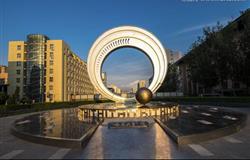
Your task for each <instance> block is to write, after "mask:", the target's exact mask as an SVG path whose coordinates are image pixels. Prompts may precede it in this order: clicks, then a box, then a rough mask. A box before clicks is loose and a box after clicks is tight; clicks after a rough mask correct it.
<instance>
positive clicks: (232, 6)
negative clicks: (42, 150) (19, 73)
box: [0, 0, 250, 84]
mask: <svg viewBox="0 0 250 160" xmlns="http://www.w3.org/2000/svg"><path fill="white" fill-rule="evenodd" d="M189 1H190V0H189ZM195 1H196V0H194V1H193V2H188V1H185V0H171V1H170V0H0V36H1V37H0V64H7V48H8V46H7V43H8V41H10V40H25V39H26V35H27V34H30V33H42V34H46V35H48V36H49V37H50V39H63V40H65V41H66V42H67V43H68V44H69V45H70V46H71V49H72V50H73V51H74V52H75V53H77V54H78V55H79V56H80V57H81V58H83V59H84V60H86V59H87V54H88V50H89V48H90V47H91V45H92V43H93V42H94V41H95V39H96V38H97V37H98V36H99V35H100V34H101V33H102V32H104V31H106V30H107V29H110V28H113V27H117V26H121V25H135V26H139V27H142V28H145V29H147V30H149V31H151V32H152V33H154V34H155V35H156V36H157V37H158V38H159V39H160V41H161V42H162V43H163V45H164V46H165V47H167V48H170V49H173V50H178V51H181V52H183V53H186V52H187V51H188V49H189V47H190V45H191V44H192V42H193V41H194V40H196V38H197V36H198V35H201V33H202V28H203V27H205V26H211V25H213V24H215V23H216V22H217V21H221V22H222V23H224V24H225V23H226V22H227V21H229V20H232V19H234V18H237V17H238V16H239V15H240V13H239V11H241V10H245V9H247V8H249V6H250V1H248V0H245V1H244V0H222V1H221V0H210V1H209V0H206V1H204V0H203V1H202V0H198V2H195ZM131 52H134V51H132V50H131ZM142 56H143V55H142ZM112 57H113V60H112V62H113V61H115V60H116V59H117V56H110V58H111V59H112ZM141 58H142V57H141ZM125 59H127V60H128V62H129V61H131V62H132V61H134V60H132V59H131V55H129V54H128V55H127V56H125ZM144 59H145V61H147V59H146V58H144ZM112 62H111V61H110V64H112ZM133 63H134V62H133ZM114 64H115V63H114ZM140 64H141V65H137V67H143V68H146V70H147V68H149V69H148V70H149V71H148V72H149V73H147V74H146V73H145V74H146V75H148V76H150V67H151V66H150V65H147V66H145V65H144V63H143V62H140ZM121 65H122V64H121ZM129 65H130V64H129V63H126V65H124V68H126V66H129ZM107 72H108V73H109V71H108V70H107ZM114 73H115V72H112V74H114ZM116 73H119V70H117V71H116ZM112 74H110V75H108V76H109V77H110V78H111V77H112V76H114V75H112ZM130 74H132V75H135V76H136V75H137V74H136V72H133V73H131V72H130ZM140 78H141V77H138V79H140ZM119 82H122V81H119ZM123 82H124V83H126V84H128V83H131V81H123Z"/></svg>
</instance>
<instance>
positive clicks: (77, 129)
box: [15, 109, 96, 139]
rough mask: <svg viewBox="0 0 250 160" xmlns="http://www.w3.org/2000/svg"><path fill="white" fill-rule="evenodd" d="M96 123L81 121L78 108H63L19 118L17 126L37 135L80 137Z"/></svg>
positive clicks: (20, 129) (23, 130) (25, 131)
mask: <svg viewBox="0 0 250 160" xmlns="http://www.w3.org/2000/svg"><path fill="white" fill-rule="evenodd" d="M24 122H29V123H24ZM95 125H96V123H93V122H91V121H80V120H79V118H78V110H77V109H62V110H55V111H48V112H44V113H41V114H35V115H31V116H28V117H25V118H23V119H21V120H18V121H17V122H16V125H15V127H16V129H17V130H18V131H20V132H24V133H28V134H32V135H36V136H46V137H56V138H69V139H79V138H81V137H82V136H83V135H84V133H86V132H87V131H88V130H89V129H90V128H91V127H93V126H95Z"/></svg>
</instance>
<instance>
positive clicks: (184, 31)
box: [172, 18, 229, 36]
mask: <svg viewBox="0 0 250 160" xmlns="http://www.w3.org/2000/svg"><path fill="white" fill-rule="evenodd" d="M228 21H229V19H228V18H227V19H223V20H222V21H219V22H220V24H223V25H225V24H226V23H227V22H228ZM217 22H218V21H214V22H209V23H204V24H199V25H194V26H191V27H187V28H184V29H182V30H179V31H177V32H175V33H173V34H172V36H179V35H182V34H185V33H189V32H194V31H198V30H202V29H203V28H204V27H208V26H215V25H216V23H217Z"/></svg>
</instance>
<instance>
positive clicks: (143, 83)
mask: <svg viewBox="0 0 250 160" xmlns="http://www.w3.org/2000/svg"><path fill="white" fill-rule="evenodd" d="M146 86H147V81H146V80H139V82H138V84H137V90H138V89H140V88H143V87H146Z"/></svg>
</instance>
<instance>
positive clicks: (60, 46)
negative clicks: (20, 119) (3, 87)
mask: <svg viewBox="0 0 250 160" xmlns="http://www.w3.org/2000/svg"><path fill="white" fill-rule="evenodd" d="M8 65H9V69H8V73H9V89H8V94H9V95H12V94H13V93H14V92H15V90H16V89H17V88H18V90H19V95H20V98H23V97H28V98H30V99H31V100H34V101H36V102H55V101H57V102H60V101H72V100H81V99H93V98H94V87H93V85H92V84H91V82H90V80H89V76H88V73H87V64H86V62H85V61H83V60H81V59H80V58H79V57H78V56H77V55H76V54H75V53H73V52H72V50H71V49H70V47H69V45H68V44H66V43H65V42H64V41H63V40H50V39H49V38H48V37H47V36H45V35H41V34H31V35H28V36H27V41H10V42H9V54H8Z"/></svg>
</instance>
